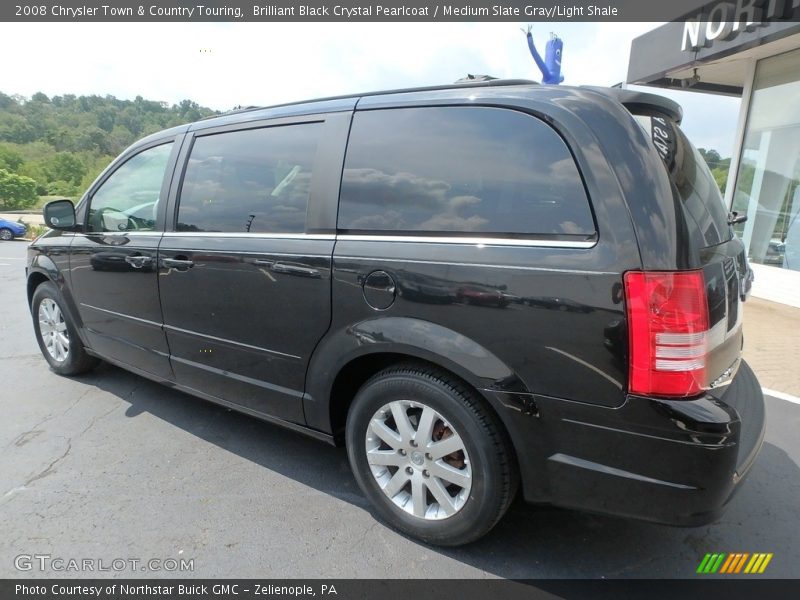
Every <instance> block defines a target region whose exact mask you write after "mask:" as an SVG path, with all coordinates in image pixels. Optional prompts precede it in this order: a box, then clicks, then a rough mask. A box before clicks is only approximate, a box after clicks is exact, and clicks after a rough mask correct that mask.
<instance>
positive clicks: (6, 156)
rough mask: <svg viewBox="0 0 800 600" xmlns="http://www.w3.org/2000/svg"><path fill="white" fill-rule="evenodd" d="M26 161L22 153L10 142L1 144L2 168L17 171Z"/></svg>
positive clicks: (0, 163) (0, 167) (0, 165)
mask: <svg viewBox="0 0 800 600" xmlns="http://www.w3.org/2000/svg"><path fill="white" fill-rule="evenodd" d="M24 162H25V159H24V158H23V157H22V154H20V153H19V152H17V151H16V150H14V148H12V147H11V146H9V145H8V144H0V169H5V170H6V171H11V172H12V173H15V172H17V171H19V168H20V167H21V166H22V164H23V163H24Z"/></svg>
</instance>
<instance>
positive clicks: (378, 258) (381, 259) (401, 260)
mask: <svg viewBox="0 0 800 600" xmlns="http://www.w3.org/2000/svg"><path fill="white" fill-rule="evenodd" d="M333 260H334V262H335V261H337V260H368V261H372V262H376V263H382V262H396V263H412V264H419V265H444V266H452V267H487V268H492V269H517V270H520V271H541V272H544V273H573V274H578V275H619V273H614V272H612V271H584V270H581V269H551V268H549V267H526V266H523V265H490V264H487V263H469V262H463V263H458V262H446V261H441V260H411V259H406V258H384V257H382V256H348V255H339V254H334V255H333Z"/></svg>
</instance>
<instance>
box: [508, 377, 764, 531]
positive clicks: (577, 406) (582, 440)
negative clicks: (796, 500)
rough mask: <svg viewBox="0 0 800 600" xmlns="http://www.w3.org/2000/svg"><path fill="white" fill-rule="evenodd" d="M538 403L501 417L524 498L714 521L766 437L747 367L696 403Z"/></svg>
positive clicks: (648, 516) (680, 520)
mask: <svg viewBox="0 0 800 600" xmlns="http://www.w3.org/2000/svg"><path fill="white" fill-rule="evenodd" d="M535 402H536V405H537V406H536V408H537V409H538V416H529V417H523V416H519V415H518V416H516V418H513V419H508V420H507V421H511V422H513V424H512V425H511V426H510V427H509V428H510V429H511V435H512V438H513V439H514V442H515V446H516V448H517V454H518V457H519V463H520V468H521V471H522V481H523V493H524V496H525V499H526V500H528V501H530V502H547V503H551V504H555V505H559V506H564V507H570V508H578V509H582V510H588V511H592V512H600V513H607V514H612V515H618V516H627V517H634V518H639V519H645V520H648V521H655V522H659V523H666V524H670V525H685V526H696V525H702V524H705V523H708V522H710V521H713V520H715V519H716V518H718V517H719V516H720V515H721V513H722V512H723V510H724V507H725V504H726V503H727V502H728V500H730V498H731V497H732V496H733V494H734V493H735V492H736V490H737V489H738V487H739V485H740V484H741V482H742V480H743V479H744V478H745V476H746V475H747V472H748V471H749V469H750V467H751V466H752V465H753V463H754V461H755V459H756V457H757V455H758V452H759V450H760V448H761V444H762V442H763V438H764V427H765V414H764V397H763V394H762V392H761V388H760V386H759V384H758V380H757V379H756V377H755V375H754V374H753V372H752V370H751V369H750V368H749V367H748V366H747V364H746V363H742V366H741V367H740V369H739V372H738V373H737V375H736V377H735V378H734V380H733V382H732V383H731V384H730V385H729V386H726V387H725V388H721V389H720V390H714V391H712V392H710V393H708V394H706V395H705V396H703V397H701V398H698V399H695V400H677V401H676V400H655V399H651V398H639V397H633V396H629V397H628V398H627V399H626V401H625V403H624V404H623V405H622V406H621V407H619V408H614V409H609V408H601V407H597V406H592V405H588V404H582V403H576V402H569V401H565V400H559V399H554V398H547V397H538V396H537V397H536V398H535ZM507 405H508V404H506V406H507ZM526 419H527V423H526V422H525V420H526ZM507 424H509V423H508V422H507Z"/></svg>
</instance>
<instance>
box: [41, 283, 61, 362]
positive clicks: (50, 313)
mask: <svg viewBox="0 0 800 600" xmlns="http://www.w3.org/2000/svg"><path fill="white" fill-rule="evenodd" d="M38 317H39V335H41V337H42V342H44V346H45V348H46V349H47V353H48V354H49V355H50V356H51V357H52V358H53V360H56V361H58V362H64V361H65V360H67V356H69V332H68V331H67V323H66V322H65V321H64V315H63V313H62V312H61V308H60V307H59V306H58V304H56V302H55V301H54V300H51V299H50V298H45V299H44V300H42V302H41V303H40V304H39V314H38Z"/></svg>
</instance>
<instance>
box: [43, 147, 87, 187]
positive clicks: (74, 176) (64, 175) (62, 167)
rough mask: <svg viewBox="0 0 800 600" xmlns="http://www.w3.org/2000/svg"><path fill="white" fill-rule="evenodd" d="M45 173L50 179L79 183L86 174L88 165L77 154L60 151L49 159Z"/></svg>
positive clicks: (73, 183)
mask: <svg viewBox="0 0 800 600" xmlns="http://www.w3.org/2000/svg"><path fill="white" fill-rule="evenodd" d="M45 173H46V174H47V175H48V179H49V180H50V181H65V182H67V183H70V184H72V185H78V184H79V183H80V182H81V180H82V179H83V176H84V175H86V167H85V166H84V164H83V162H81V159H80V158H78V157H77V156H76V155H75V154H72V153H70V152H59V153H58V154H56V155H55V156H53V157H52V158H51V159H50V160H49V161H48V163H47V166H46V167H45Z"/></svg>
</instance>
